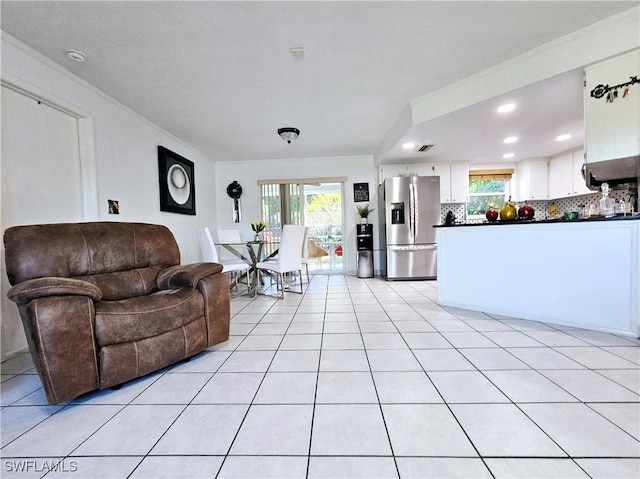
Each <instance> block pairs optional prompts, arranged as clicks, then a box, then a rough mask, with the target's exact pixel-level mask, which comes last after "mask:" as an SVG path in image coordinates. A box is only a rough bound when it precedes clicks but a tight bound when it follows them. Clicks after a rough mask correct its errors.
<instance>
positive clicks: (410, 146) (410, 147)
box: [402, 141, 416, 150]
mask: <svg viewBox="0 0 640 479" xmlns="http://www.w3.org/2000/svg"><path fill="white" fill-rule="evenodd" d="M415 147H416V144H415V143H414V142H413V141H407V142H406V143H403V144H402V148H404V149H405V150H413V149H414V148H415Z"/></svg>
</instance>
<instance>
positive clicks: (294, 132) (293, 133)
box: [278, 127, 300, 144]
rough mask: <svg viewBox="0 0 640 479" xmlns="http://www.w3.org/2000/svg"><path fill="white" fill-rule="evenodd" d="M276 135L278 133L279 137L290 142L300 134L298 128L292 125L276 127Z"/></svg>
mask: <svg viewBox="0 0 640 479" xmlns="http://www.w3.org/2000/svg"><path fill="white" fill-rule="evenodd" d="M278 135H280V138H282V139H283V140H284V141H286V142H287V143H289V144H291V142H292V141H293V140H295V139H296V138H298V135H300V130H298V129H297V128H292V127H285V128H278Z"/></svg>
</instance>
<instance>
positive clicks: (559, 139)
mask: <svg viewBox="0 0 640 479" xmlns="http://www.w3.org/2000/svg"><path fill="white" fill-rule="evenodd" d="M569 138H571V135H569V134H568V133H567V134H564V135H558V136H556V141H567V140H568V139H569Z"/></svg>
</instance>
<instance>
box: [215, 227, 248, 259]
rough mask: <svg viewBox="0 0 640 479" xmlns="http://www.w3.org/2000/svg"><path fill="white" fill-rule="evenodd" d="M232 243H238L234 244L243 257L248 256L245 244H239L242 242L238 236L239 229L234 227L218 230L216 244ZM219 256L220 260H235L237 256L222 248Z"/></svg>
mask: <svg viewBox="0 0 640 479" xmlns="http://www.w3.org/2000/svg"><path fill="white" fill-rule="evenodd" d="M223 243H224V244H233V245H238V246H234V248H235V249H237V250H238V251H239V252H240V254H241V255H242V256H244V257H248V256H249V253H248V252H247V247H246V246H240V244H244V241H242V237H241V236H240V230H234V229H222V230H218V244H223ZM219 257H220V259H222V260H234V261H237V260H238V257H237V256H235V255H234V254H233V253H232V252H231V251H227V250H226V249H224V248H221V249H220V251H219Z"/></svg>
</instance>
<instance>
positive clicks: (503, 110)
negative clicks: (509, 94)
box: [496, 103, 516, 113]
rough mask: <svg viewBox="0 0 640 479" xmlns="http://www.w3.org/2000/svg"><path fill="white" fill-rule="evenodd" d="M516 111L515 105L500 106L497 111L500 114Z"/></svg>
mask: <svg viewBox="0 0 640 479" xmlns="http://www.w3.org/2000/svg"><path fill="white" fill-rule="evenodd" d="M515 109H516V105H515V103H505V104H504V105H500V106H499V107H498V109H497V110H496V111H497V112H498V113H509V112H510V111H513V110H515Z"/></svg>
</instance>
